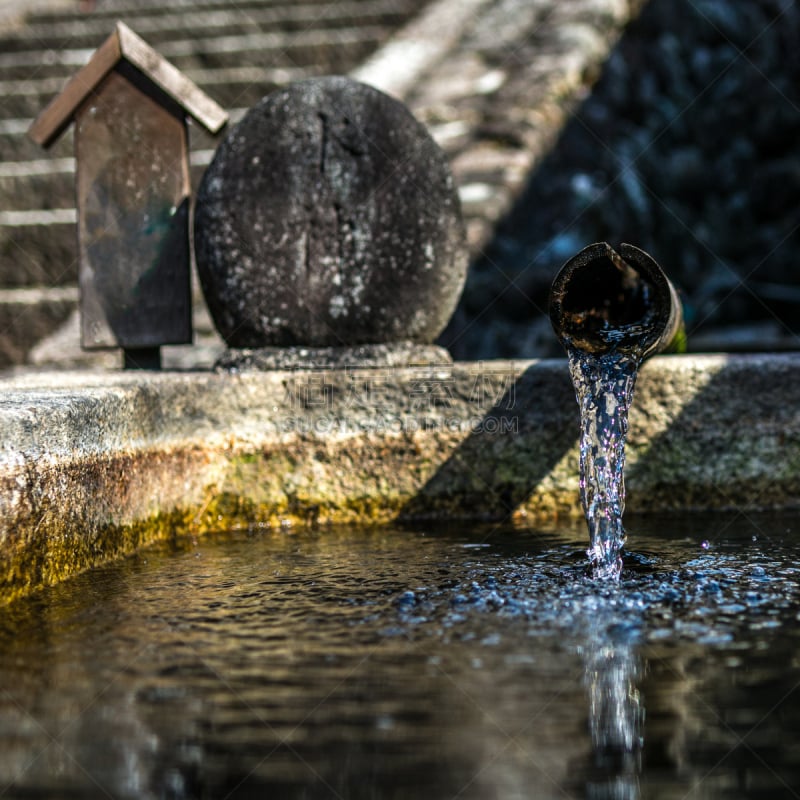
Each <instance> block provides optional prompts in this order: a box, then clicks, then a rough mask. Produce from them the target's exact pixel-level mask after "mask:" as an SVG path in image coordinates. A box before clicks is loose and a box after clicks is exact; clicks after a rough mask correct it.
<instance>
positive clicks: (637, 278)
mask: <svg viewBox="0 0 800 800" xmlns="http://www.w3.org/2000/svg"><path fill="white" fill-rule="evenodd" d="M680 311H681V310H680V303H679V301H678V299H677V295H676V294H675V291H674V289H672V287H671V285H670V283H669V281H668V279H667V278H666V276H665V275H664V273H663V271H662V270H661V268H660V267H659V266H658V264H656V262H655V261H654V260H653V259H652V258H651V257H650V256H649V255H647V253H645V252H643V251H642V250H639V249H638V248H636V247H633V246H631V245H626V244H623V245H620V246H619V248H618V250H615V249H614V248H612V247H611V246H610V245H609V244H606V243H605V242H601V243H598V244H593V245H590V246H589V247H587V248H585V249H584V250H581V252H580V253H578V254H577V255H576V256H575V257H574V258H572V259H570V260H569V261H568V262H567V263H566V264H565V265H564V266H563V267H562V268H561V270H560V272H559V273H558V275H557V276H556V278H555V280H554V281H553V288H552V290H551V295H550V319H551V322H552V324H553V328H554V329H555V331H556V334H557V335H558V337H559V339H560V340H561V342H562V344H564V345H566V346H568V347H569V346H572V347H577V348H579V349H582V350H586V351H589V352H593V353H603V352H607V351H608V352H610V351H611V350H631V351H633V350H634V349H635V350H638V351H640V352H641V354H642V355H646V354H649V353H650V352H653V351H654V350H656V349H664V348H665V347H667V346H668V345H669V344H670V341H671V340H672V339H673V338H674V336H675V334H676V331H677V329H678V327H679V326H680V324H681V316H682V315H681V313H680Z"/></svg>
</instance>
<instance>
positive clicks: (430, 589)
mask: <svg viewBox="0 0 800 800" xmlns="http://www.w3.org/2000/svg"><path fill="white" fill-rule="evenodd" d="M628 527H629V546H630V548H631V550H632V552H631V553H629V554H628V555H627V556H626V564H625V568H624V570H623V573H622V578H621V580H620V581H619V582H608V581H601V580H596V579H592V578H590V577H587V576H586V557H585V544H584V539H585V528H584V526H583V524H582V523H581V525H580V526H568V527H565V528H558V529H552V530H546V531H545V530H533V529H511V528H508V527H491V526H488V527H478V528H470V529H463V528H456V529H452V530H432V529H424V528H416V529H379V530H368V531H364V530H323V531H319V532H291V531H280V532H278V531H268V532H263V533H254V534H244V533H232V534H224V535H220V536H218V537H216V538H207V539H203V540H201V541H199V542H194V543H184V544H183V545H181V546H178V547H174V548H162V549H155V550H149V551H147V552H146V553H144V554H142V555H140V556H137V557H136V558H133V559H130V560H128V561H126V562H124V563H122V564H119V565H115V566H113V567H109V568H105V569H101V570H98V571H97V572H95V573H93V574H91V575H87V576H83V577H80V578H78V579H76V580H73V581H71V582H69V583H67V584H65V585H63V586H60V587H57V588H55V589H53V590H50V591H47V592H44V593H42V594H41V595H39V596H37V597H36V598H33V599H30V600H27V601H23V602H19V603H16V604H14V605H13V606H11V607H9V608H5V609H3V611H2V615H0V620H2V622H1V623H0V797H3V798H17V797H20V798H73V797H74V798H93V797H102V798H107V797H112V798H227V797H230V798H234V797H235V798H266V797H275V798H301V797H302V798H445V800H449V798H487V799H488V798H504V799H505V798H551V797H552V798H570V797H574V798H621V799H622V800H627V799H628V798H640V797H641V798H759V800H761V799H762V798H796V797H798V793H799V792H800V789H798V787H800V567H798V566H797V565H798V564H800V519H798V518H797V517H790V518H776V517H760V516H759V517H750V518H748V517H745V516H741V515H740V516H738V517H731V518H725V517H721V516H719V515H716V516H713V517H696V516H695V517H690V518H672V519H659V520H656V521H650V520H643V519H636V518H633V519H631V520H629V521H628Z"/></svg>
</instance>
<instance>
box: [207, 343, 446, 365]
mask: <svg viewBox="0 0 800 800" xmlns="http://www.w3.org/2000/svg"><path fill="white" fill-rule="evenodd" d="M452 363H453V358H452V356H451V355H450V353H448V352H447V350H445V349H444V348H443V347H437V346H436V345H433V344H414V343H413V342H398V343H396V344H361V345H353V346H352V347H302V346H300V345H294V346H292V347H259V348H256V349H248V348H243V349H241V350H236V349H229V350H227V351H226V352H225V353H223V354H222V355H221V356H220V358H219V359H217V363H216V364H215V365H214V366H215V369H217V370H220V371H227V372H242V371H247V370H271V369H353V368H355V369H366V368H369V369H375V368H388V367H411V366H414V367H418V366H437V365H443V364H452Z"/></svg>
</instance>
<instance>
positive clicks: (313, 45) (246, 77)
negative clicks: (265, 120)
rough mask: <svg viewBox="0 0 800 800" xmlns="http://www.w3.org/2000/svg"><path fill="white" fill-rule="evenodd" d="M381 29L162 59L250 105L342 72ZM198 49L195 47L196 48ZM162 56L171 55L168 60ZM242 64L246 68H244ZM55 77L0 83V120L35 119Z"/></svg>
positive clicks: (187, 45)
mask: <svg viewBox="0 0 800 800" xmlns="http://www.w3.org/2000/svg"><path fill="white" fill-rule="evenodd" d="M386 34H387V31H386V30H385V29H383V28H377V27H373V26H370V27H364V28H357V29H343V30H339V31H328V32H322V31H305V32H303V33H300V34H292V35H289V36H286V37H283V36H280V35H277V34H258V35H256V36H235V37H225V38H222V39H205V40H197V41H196V42H191V41H186V40H184V41H180V42H172V43H171V45H170V46H168V47H164V48H163V51H165V52H163V54H164V55H165V56H166V57H167V58H168V59H169V60H170V61H171V62H172V63H173V64H174V65H175V66H176V67H178V68H179V69H181V70H182V71H184V72H185V73H186V75H187V76H188V77H190V78H191V79H192V80H194V81H195V83H197V84H198V85H199V86H200V87H201V88H202V89H204V90H205V91H206V92H207V94H209V95H210V96H211V97H212V98H213V99H214V100H215V101H216V102H218V103H219V104H220V105H222V106H223V107H231V106H232V107H238V106H243V105H252V104H253V103H254V102H257V101H258V100H259V99H260V98H261V97H263V95H264V94H266V93H267V92H269V91H271V90H272V89H274V88H275V86H276V85H279V84H281V85H282V84H284V83H286V82H287V80H294V79H295V78H297V77H306V76H308V75H310V74H325V73H345V72H348V71H349V70H350V69H351V68H352V66H353V64H355V63H358V62H359V61H361V60H362V59H364V58H366V57H367V56H368V55H370V54H371V53H372V52H373V51H374V50H375V48H376V47H377V46H378V45H379V44H380V42H381V41H382V40H383V39H384V38H385V37H386ZM195 45H196V47H195ZM166 51H171V54H170V55H168V54H167V52H166ZM242 64H246V66H245V67H242V66H241V65H242ZM65 83H66V79H63V80H62V79H59V78H55V77H51V78H41V79H32V80H27V81H3V82H2V89H0V117H2V118H6V119H8V118H15V119H19V118H24V117H31V118H33V117H35V116H36V115H37V114H38V113H39V112H40V111H41V110H42V109H43V108H44V107H45V106H46V105H47V104H48V103H49V102H50V100H52V98H53V97H55V96H56V95H57V94H58V93H59V92H60V91H61V90H62V89H63V87H64V85H65Z"/></svg>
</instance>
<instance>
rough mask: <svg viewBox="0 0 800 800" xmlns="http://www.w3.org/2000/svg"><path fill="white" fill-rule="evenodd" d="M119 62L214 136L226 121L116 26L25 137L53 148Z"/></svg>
mask: <svg viewBox="0 0 800 800" xmlns="http://www.w3.org/2000/svg"><path fill="white" fill-rule="evenodd" d="M120 61H127V62H128V63H129V64H131V65H132V66H134V67H135V68H136V69H137V70H139V72H141V73H142V75H144V77H145V78H146V79H147V80H149V81H151V82H152V83H153V84H154V85H155V86H157V87H158V88H159V89H161V90H162V91H163V92H165V93H166V94H167V95H168V96H169V97H171V98H172V99H173V100H175V102H177V103H178V105H180V107H181V108H183V109H184V111H186V113H187V114H188V115H189V116H190V117H192V118H193V119H195V120H196V121H197V122H198V123H200V124H201V125H202V126H203V127H204V128H206V129H207V130H208V131H209V132H210V133H216V132H217V131H219V130H220V129H221V128H222V127H223V126H224V125H225V123H226V122H227V121H228V115H227V113H226V112H225V111H224V110H223V109H222V108H221V107H220V106H219V105H217V104H216V103H215V102H214V101H213V100H212V99H211V98H210V97H209V96H208V95H207V94H205V92H203V91H202V90H201V89H200V88H199V87H197V86H196V85H195V84H194V83H192V81H190V80H189V79H188V78H187V77H186V76H185V75H184V74H183V73H182V72H181V71H180V70H178V69H176V68H175V67H173V66H172V64H170V63H169V62H168V61H167V60H166V59H165V58H164V57H163V56H161V55H160V54H159V53H157V52H156V51H155V50H153V48H152V47H150V45H149V44H147V42H145V41H144V39H141V38H140V37H139V36H137V35H136V34H135V33H134V32H133V31H132V30H131V29H130V28H129V27H128V26H127V25H125V23H124V22H117V24H116V27H115V28H114V32H113V33H112V34H111V36H109V37H108V39H106V40H105V42H103V44H102V45H100V47H98V48H97V50H96V51H95V53H94V55H93V56H92V57H91V58H90V59H89V62H88V63H87V64H86V65H85V66H83V67H82V68H81V69H80V70H78V72H76V73H75V75H73V77H72V78H71V79H70V81H69V82H68V83H67V85H66V86H65V87H64V89H63V90H62V91H61V93H60V94H58V95H57V96H56V97H55V98H53V100H52V101H51V102H50V104H49V105H48V106H47V107H46V108H45V109H44V110H43V111H42V112H41V114H39V116H38V117H37V118H36V119H35V120H34V122H33V124H32V125H31V127H30V128H29V129H28V135H29V136H30V137H31V138H32V139H33V140H34V141H35V142H36V143H37V144H40V145H41V146H42V147H49V146H50V145H51V144H53V142H55V140H56V139H57V138H58V137H59V136H60V135H61V133H63V131H64V130H65V129H66V128H67V127H68V126H69V124H70V123H71V122H72V119H73V117H74V116H75V113H76V112H77V110H78V109H79V108H80V106H81V104H82V103H83V102H84V100H86V98H87V97H88V96H89V95H90V94H91V93H92V92H93V91H94V90H95V89H96V88H97V87H98V85H99V84H100V83H101V82H102V80H103V79H104V78H105V77H106V75H108V73H109V72H111V70H113V69H114V68H115V67H116V66H117V64H118V63H119V62H120Z"/></svg>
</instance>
